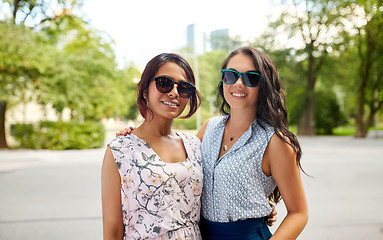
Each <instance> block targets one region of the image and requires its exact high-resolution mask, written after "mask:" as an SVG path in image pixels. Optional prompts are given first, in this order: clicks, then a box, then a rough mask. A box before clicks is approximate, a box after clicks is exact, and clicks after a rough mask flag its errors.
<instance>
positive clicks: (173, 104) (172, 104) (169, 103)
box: [163, 102, 177, 107]
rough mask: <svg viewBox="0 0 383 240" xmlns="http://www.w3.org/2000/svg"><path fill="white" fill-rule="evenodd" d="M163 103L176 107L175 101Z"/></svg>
mask: <svg viewBox="0 0 383 240" xmlns="http://www.w3.org/2000/svg"><path fill="white" fill-rule="evenodd" d="M163 103H164V104H166V105H169V106H173V107H177V104H175V103H171V102H163Z"/></svg>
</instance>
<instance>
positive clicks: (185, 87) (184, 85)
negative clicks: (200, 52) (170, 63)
mask: <svg viewBox="0 0 383 240" xmlns="http://www.w3.org/2000/svg"><path fill="white" fill-rule="evenodd" d="M154 81H156V88H157V90H158V91H159V92H161V93H168V92H170V91H171V90H172V89H173V87H174V84H177V91H178V94H179V95H180V96H181V97H183V98H189V97H191V96H192V95H193V94H194V93H195V87H194V86H193V85H192V84H191V83H189V82H186V81H180V82H176V81H174V80H173V79H172V78H171V77H168V76H159V77H155V78H154Z"/></svg>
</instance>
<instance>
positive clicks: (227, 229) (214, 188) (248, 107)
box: [197, 47, 308, 240]
mask: <svg viewBox="0 0 383 240" xmlns="http://www.w3.org/2000/svg"><path fill="white" fill-rule="evenodd" d="M218 97H219V100H220V102H221V108H220V109H221V112H222V114H223V115H224V116H221V117H213V118H211V119H209V120H208V121H206V122H205V123H204V125H203V126H202V127H201V129H200V130H199V132H198V134H197V136H198V137H199V138H200V139H201V140H202V144H201V153H202V163H203V174H204V187H203V193H202V210H201V215H202V217H201V231H202V236H203V239H213V240H218V239H219V240H223V239H225V240H229V239H253V240H255V239H296V238H297V237H298V235H299V234H300V233H301V231H302V230H303V228H304V226H305V225H306V223H307V219H308V208H307V201H306V196H305V192H304V188H303V184H302V180H301V176H300V170H299V168H300V167H301V165H300V158H301V148H300V145H299V142H298V140H297V138H296V136H295V135H294V134H293V133H291V132H290V131H289V130H288V126H287V125H288V124H287V111H286V106H285V96H284V93H283V90H282V89H281V83H280V79H279V76H278V72H277V68H276V66H275V64H274V62H273V61H272V60H271V59H270V57H269V56H268V55H266V54H265V53H263V52H261V51H259V50H257V49H255V48H253V47H243V48H239V49H237V50H235V51H233V52H232V53H230V55H229V56H228V57H227V58H226V60H225V61H224V63H223V65H222V70H221V82H220V84H219V96H218ZM281 198H282V199H283V201H284V204H285V206H286V209H287V215H286V217H285V218H284V220H283V221H282V223H281V224H280V226H279V227H278V229H277V230H276V232H275V233H274V235H273V236H272V234H271V233H270V231H269V229H268V227H267V219H266V217H267V215H269V214H270V212H271V211H272V209H271V207H270V205H269V202H268V200H272V201H274V202H275V203H277V202H278V201H279V200H280V199H281Z"/></svg>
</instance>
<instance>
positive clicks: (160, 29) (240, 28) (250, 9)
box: [82, 0, 273, 66]
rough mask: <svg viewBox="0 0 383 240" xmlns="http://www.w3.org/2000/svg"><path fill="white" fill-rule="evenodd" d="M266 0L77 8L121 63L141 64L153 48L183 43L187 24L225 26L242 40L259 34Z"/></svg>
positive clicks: (119, 1) (95, 2)
mask: <svg viewBox="0 0 383 240" xmlns="http://www.w3.org/2000/svg"><path fill="white" fill-rule="evenodd" d="M269 1H270V0H269ZM269 1H267V0H266V1H254V0H236V1H227V0H221V1H219V0H193V1H182V0H178V1H176V0H133V1H132V0H130V1H129V0H108V1H103V0H84V6H83V8H82V12H83V14H84V15H85V19H87V20H88V21H89V22H90V23H91V25H93V27H95V28H96V29H98V30H101V31H104V32H106V33H107V34H109V35H110V37H111V38H112V39H114V41H115V46H114V49H115V53H116V56H117V61H118V62H119V64H120V65H124V63H127V62H133V63H135V64H137V65H139V66H144V65H145V64H146V63H147V62H148V61H149V60H150V59H151V58H153V57H154V56H156V55H157V54H160V53H162V52H172V51H174V50H175V49H179V48H181V47H184V46H185V45H186V28H187V26H188V25H189V24H196V25H197V26H198V28H199V29H201V31H203V32H206V33H207V34H209V33H210V32H211V31H213V30H217V29H223V28H229V29H230V30H229V31H230V32H232V33H233V34H235V35H239V36H241V37H242V39H243V40H247V39H249V38H252V37H255V36H258V35H260V34H261V33H262V32H263V31H264V29H265V28H266V26H267V24H268V15H269V14H270V13H272V10H273V7H272V4H271V3H270V2H269Z"/></svg>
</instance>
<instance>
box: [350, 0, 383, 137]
mask: <svg viewBox="0 0 383 240" xmlns="http://www.w3.org/2000/svg"><path fill="white" fill-rule="evenodd" d="M347 5H348V6H347V7H346V9H347V10H349V12H350V13H351V16H357V17H356V19H358V20H359V21H357V22H355V21H352V19H351V20H350V21H351V22H352V23H353V27H354V29H355V30H356V32H357V33H356V35H355V36H354V38H353V42H352V43H354V44H355V47H356V48H357V57H358V60H359V67H358V70H359V74H358V76H359V78H358V83H359V84H358V93H357V111H356V132H355V137H358V138H360V137H362V138H363V137H366V136H367V133H368V128H369V127H370V126H371V125H372V123H373V120H374V117H375V115H376V114H377V113H378V111H379V110H380V109H381V108H382V106H383V1H382V0H374V1H368V0H356V1H348V2H347ZM360 22H362V23H363V24H360Z"/></svg>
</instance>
